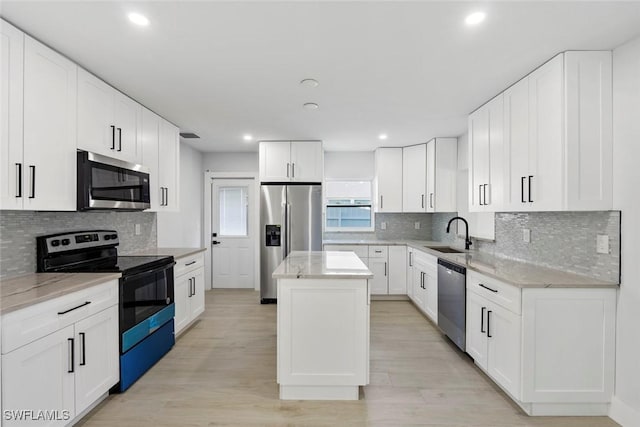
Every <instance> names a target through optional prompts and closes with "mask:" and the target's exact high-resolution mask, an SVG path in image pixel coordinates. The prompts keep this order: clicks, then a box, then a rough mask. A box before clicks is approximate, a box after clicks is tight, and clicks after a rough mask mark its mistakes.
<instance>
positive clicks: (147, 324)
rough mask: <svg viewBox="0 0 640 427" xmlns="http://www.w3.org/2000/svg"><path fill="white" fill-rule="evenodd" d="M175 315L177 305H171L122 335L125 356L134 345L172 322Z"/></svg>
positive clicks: (122, 351)
mask: <svg viewBox="0 0 640 427" xmlns="http://www.w3.org/2000/svg"><path fill="white" fill-rule="evenodd" d="M174 315H175V305H174V304H171V305H168V306H166V307H165V308H163V309H162V310H160V311H159V312H157V313H156V314H154V315H153V316H150V317H148V318H146V319H144V320H143V321H142V322H140V323H138V324H137V325H136V326H134V327H133V328H131V329H129V330H127V331H125V332H123V333H122V338H121V339H122V350H121V353H122V354H124V353H126V352H127V351H129V349H130V348H132V347H133V346H134V345H136V344H138V343H139V342H140V341H142V340H143V339H145V338H146V337H148V336H149V335H151V334H152V333H154V331H156V330H157V329H159V328H160V327H161V326H162V325H164V324H165V323H167V322H168V321H169V320H172V319H173V317H174Z"/></svg>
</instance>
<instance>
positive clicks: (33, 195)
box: [29, 165, 36, 199]
mask: <svg viewBox="0 0 640 427" xmlns="http://www.w3.org/2000/svg"><path fill="white" fill-rule="evenodd" d="M29 170H30V171H31V194H30V195H29V198H30V199H35V198H36V167H35V166H34V165H29Z"/></svg>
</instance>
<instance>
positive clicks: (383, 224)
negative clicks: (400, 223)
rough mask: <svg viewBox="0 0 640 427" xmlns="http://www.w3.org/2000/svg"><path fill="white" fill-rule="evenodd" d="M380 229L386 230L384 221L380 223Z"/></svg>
mask: <svg viewBox="0 0 640 427" xmlns="http://www.w3.org/2000/svg"><path fill="white" fill-rule="evenodd" d="M380 229H381V230H386V229H387V223H386V222H384V221H382V222H381V223H380Z"/></svg>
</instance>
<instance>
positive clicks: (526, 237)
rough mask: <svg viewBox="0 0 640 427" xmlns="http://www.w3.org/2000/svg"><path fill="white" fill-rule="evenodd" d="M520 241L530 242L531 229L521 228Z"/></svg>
mask: <svg viewBox="0 0 640 427" xmlns="http://www.w3.org/2000/svg"><path fill="white" fill-rule="evenodd" d="M522 241H523V242H525V243H531V230H530V229H528V228H523V229H522Z"/></svg>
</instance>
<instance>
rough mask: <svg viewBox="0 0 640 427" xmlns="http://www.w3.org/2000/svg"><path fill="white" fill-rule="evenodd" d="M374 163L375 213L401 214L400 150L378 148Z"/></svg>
mask: <svg viewBox="0 0 640 427" xmlns="http://www.w3.org/2000/svg"><path fill="white" fill-rule="evenodd" d="M375 162H376V164H375V169H376V170H375V175H376V176H375V193H376V201H375V204H374V205H375V210H376V212H402V148H378V149H377V150H376V154H375Z"/></svg>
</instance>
